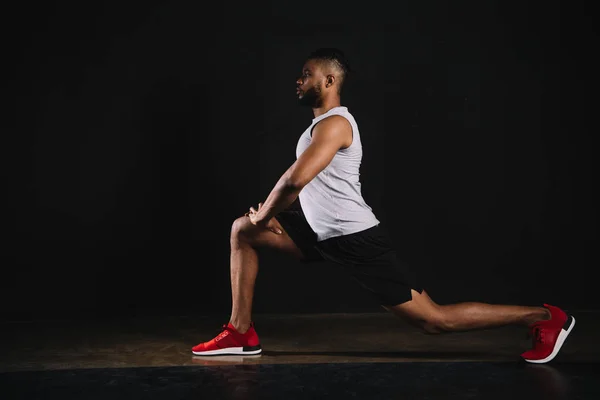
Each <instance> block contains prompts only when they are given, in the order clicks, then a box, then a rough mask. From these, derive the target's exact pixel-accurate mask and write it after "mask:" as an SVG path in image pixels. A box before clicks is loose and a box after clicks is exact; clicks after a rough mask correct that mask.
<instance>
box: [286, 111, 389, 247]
mask: <svg viewBox="0 0 600 400" xmlns="http://www.w3.org/2000/svg"><path fill="white" fill-rule="evenodd" d="M332 115H340V116H342V117H344V118H346V119H347V120H348V122H350V125H351V126H352V144H351V145H350V146H349V147H347V148H345V149H340V150H338V151H337V153H336V154H335V156H334V157H333V159H332V160H331V162H330V163H329V165H327V167H325V169H324V170H323V171H321V172H320V173H319V174H318V175H317V176H316V177H315V178H314V179H313V180H312V181H310V182H309V183H308V184H307V185H306V186H304V188H303V189H302V191H301V192H300V195H299V199H300V206H301V207H302V211H303V212H304V215H305V216H306V220H307V221H308V224H309V225H310V226H311V228H312V229H313V231H315V233H316V234H317V240H318V241H322V240H325V239H329V238H331V237H335V236H342V235H348V234H351V233H355V232H360V231H363V230H365V229H368V228H371V227H373V226H375V225H377V224H379V220H378V219H377V218H376V217H375V214H373V212H372V210H371V207H369V206H368V205H367V203H366V202H365V200H364V199H363V197H362V193H361V187H360V181H359V175H360V174H359V169H360V163H361V160H362V145H361V141H360V134H359V132H358V125H357V124H356V121H355V120H354V117H353V116H352V114H350V113H349V112H348V108H346V107H341V106H340V107H334V108H332V109H331V110H329V111H327V112H326V113H325V114H322V115H319V116H318V117H316V118H314V119H313V121H312V124H311V125H310V126H309V127H308V128H307V129H306V130H305V131H304V133H303V134H302V135H301V136H300V140H299V141H298V146H297V147H296V158H298V157H300V155H301V154H302V153H303V152H304V151H305V150H306V148H307V147H308V146H309V145H310V142H311V139H312V130H313V128H314V126H315V125H316V124H317V123H318V122H319V121H321V120H323V119H325V118H327V117H329V116H332Z"/></svg>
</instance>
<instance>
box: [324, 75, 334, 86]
mask: <svg viewBox="0 0 600 400" xmlns="http://www.w3.org/2000/svg"><path fill="white" fill-rule="evenodd" d="M334 83H335V76H333V75H327V80H326V81H325V86H326V87H329V86H331V85H333V84H334Z"/></svg>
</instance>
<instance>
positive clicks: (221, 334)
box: [215, 325, 233, 340]
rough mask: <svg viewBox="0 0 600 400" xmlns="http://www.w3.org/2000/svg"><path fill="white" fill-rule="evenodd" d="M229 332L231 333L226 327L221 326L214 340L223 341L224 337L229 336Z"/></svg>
mask: <svg viewBox="0 0 600 400" xmlns="http://www.w3.org/2000/svg"><path fill="white" fill-rule="evenodd" d="M229 332H231V333H233V330H232V329H231V328H230V327H228V326H227V325H223V327H222V328H221V331H220V333H219V334H218V335H217V337H216V338H215V340H221V339H223V338H224V337H225V336H227V335H229Z"/></svg>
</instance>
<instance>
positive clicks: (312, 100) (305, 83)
mask: <svg viewBox="0 0 600 400" xmlns="http://www.w3.org/2000/svg"><path fill="white" fill-rule="evenodd" d="M323 81H324V76H323V72H322V71H321V68H320V66H319V64H318V63H316V62H315V61H314V60H308V61H307V62H306V64H304V66H303V67H302V75H301V76H300V77H299V78H298V80H296V95H297V96H298V103H299V104H300V105H303V106H308V107H312V108H319V107H320V106H321V105H322V103H323V99H322V98H321V91H322V83H323Z"/></svg>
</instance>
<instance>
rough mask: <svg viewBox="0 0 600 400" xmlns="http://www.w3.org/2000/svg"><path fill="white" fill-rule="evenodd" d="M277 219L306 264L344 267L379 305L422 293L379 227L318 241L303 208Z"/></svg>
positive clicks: (284, 212)
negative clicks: (328, 262)
mask: <svg viewBox="0 0 600 400" xmlns="http://www.w3.org/2000/svg"><path fill="white" fill-rule="evenodd" d="M275 218H276V219H277V220H278V221H279V223H281V226H283V228H284V229H285V231H286V232H287V233H288V235H289V236H290V237H291V238H292V240H293V241H294V243H296V245H297V246H298V247H299V248H300V250H301V251H302V253H303V254H304V256H305V258H304V259H303V260H302V261H303V262H305V263H311V262H318V261H330V262H334V263H336V264H340V265H342V267H343V269H344V270H345V271H346V272H348V273H349V274H350V276H351V277H352V278H354V279H355V280H356V281H357V282H358V283H359V284H360V285H361V286H362V287H363V288H364V289H366V290H367V291H368V292H369V293H371V295H372V296H373V297H374V298H375V300H376V301H377V302H378V303H379V304H380V305H383V306H394V305H397V304H401V303H404V302H407V301H409V300H411V299H412V294H411V291H410V290H411V289H414V290H416V291H417V292H419V293H421V292H422V291H423V289H422V288H421V287H420V286H419V285H418V283H417V279H416V275H415V273H414V271H412V270H411V268H410V266H409V265H408V264H407V263H405V262H402V261H400V260H399V259H398V258H397V254H396V250H395V249H394V246H393V245H392V243H391V241H390V238H389V236H388V234H387V232H385V230H384V228H383V227H381V226H380V225H377V226H374V227H372V228H369V229H366V230H364V231H361V232H356V233H352V234H349V235H344V236H339V237H333V238H329V239H326V240H323V241H320V242H319V241H317V235H316V233H315V232H314V231H313V230H312V228H311V227H310V225H309V224H308V222H307V221H306V218H305V216H304V213H303V212H302V209H301V208H297V209H289V210H285V211H283V212H281V213H279V214H278V215H276V217H275Z"/></svg>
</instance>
